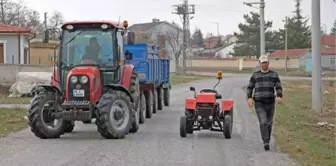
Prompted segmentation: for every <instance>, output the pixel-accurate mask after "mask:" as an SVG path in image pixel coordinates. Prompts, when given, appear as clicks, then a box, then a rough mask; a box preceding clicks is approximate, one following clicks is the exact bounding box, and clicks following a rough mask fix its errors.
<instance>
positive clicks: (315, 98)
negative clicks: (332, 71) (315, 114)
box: [311, 0, 323, 113]
mask: <svg viewBox="0 0 336 166" xmlns="http://www.w3.org/2000/svg"><path fill="white" fill-rule="evenodd" d="M320 5H321V1H320V0H311V6H312V13H311V15H312V21H311V27H312V64H313V67H312V68H313V70H312V106H313V109H314V110H315V111H319V112H321V113H322V112H323V110H322V106H323V104H322V103H323V102H322V77H321V74H322V68H321V27H320V26H321V11H320V10H321V6H320Z"/></svg>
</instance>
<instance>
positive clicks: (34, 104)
mask: <svg viewBox="0 0 336 166" xmlns="http://www.w3.org/2000/svg"><path fill="white" fill-rule="evenodd" d="M59 101H60V100H59ZM56 104H57V105H58V106H59V107H60V106H61V105H60V103H56V95H55V94H54V93H51V92H42V93H39V94H37V95H36V96H35V97H34V98H33V99H32V101H31V104H30V106H29V108H28V124H29V126H30V128H31V131H32V132H33V133H34V134H35V136H36V137H39V138H42V139H52V138H59V137H60V136H61V135H63V134H64V130H65V129H67V128H68V127H69V126H68V124H67V123H65V121H63V119H57V125H55V124H53V125H52V124H51V123H52V122H55V119H53V118H52V117H51V116H50V113H51V112H55V111H56V110H55V109H54V108H55V105H56Z"/></svg>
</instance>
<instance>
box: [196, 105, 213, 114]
mask: <svg viewBox="0 0 336 166" xmlns="http://www.w3.org/2000/svg"><path fill="white" fill-rule="evenodd" d="M214 107H215V105H214V104H213V103H198V104H196V110H197V113H198V115H200V116H202V117H203V116H204V117H208V116H210V115H212V114H213V110H214Z"/></svg>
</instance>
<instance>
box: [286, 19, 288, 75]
mask: <svg viewBox="0 0 336 166" xmlns="http://www.w3.org/2000/svg"><path fill="white" fill-rule="evenodd" d="M287 42H288V17H286V24H285V72H287V66H288V65H287V62H288V60H287V49H288V48H287V45H288V44H287Z"/></svg>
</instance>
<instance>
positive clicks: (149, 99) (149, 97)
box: [145, 91, 153, 119]
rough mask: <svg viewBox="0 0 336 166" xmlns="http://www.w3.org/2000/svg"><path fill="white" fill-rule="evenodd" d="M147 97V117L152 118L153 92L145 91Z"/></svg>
mask: <svg viewBox="0 0 336 166" xmlns="http://www.w3.org/2000/svg"><path fill="white" fill-rule="evenodd" d="M145 98H146V118H148V119H150V118H152V115H153V93H152V91H145Z"/></svg>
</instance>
